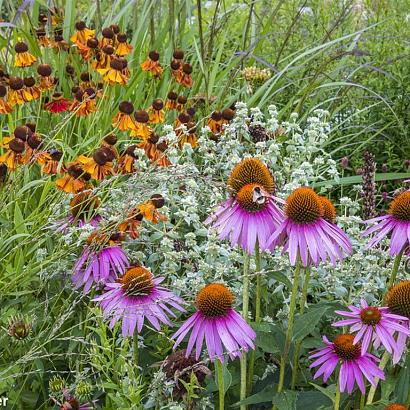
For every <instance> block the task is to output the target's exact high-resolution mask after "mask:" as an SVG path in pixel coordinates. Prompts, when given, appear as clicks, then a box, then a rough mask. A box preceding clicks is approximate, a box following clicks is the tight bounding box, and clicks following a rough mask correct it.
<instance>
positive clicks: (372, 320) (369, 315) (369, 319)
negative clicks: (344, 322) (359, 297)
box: [360, 307, 382, 326]
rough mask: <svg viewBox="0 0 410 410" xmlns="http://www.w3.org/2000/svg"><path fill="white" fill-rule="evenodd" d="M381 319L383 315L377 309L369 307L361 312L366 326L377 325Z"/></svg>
mask: <svg viewBox="0 0 410 410" xmlns="http://www.w3.org/2000/svg"><path fill="white" fill-rule="evenodd" d="M381 318H382V314H381V313H380V310H379V309H377V308H376V307H367V308H365V309H363V310H362V311H361V312H360V319H362V322H363V323H364V324H366V325H372V326H374V325H377V324H378V323H379V322H380V319H381Z"/></svg>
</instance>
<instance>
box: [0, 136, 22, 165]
mask: <svg viewBox="0 0 410 410" xmlns="http://www.w3.org/2000/svg"><path fill="white" fill-rule="evenodd" d="M4 145H5V146H6V147H7V151H6V152H5V153H4V154H3V155H1V156H0V164H5V165H6V166H7V168H8V169H9V170H11V171H14V170H15V169H16V168H17V165H20V164H23V163H24V160H23V153H24V149H25V143H24V141H22V140H21V139H19V138H13V139H10V140H9V141H8V142H6V143H5V144H4Z"/></svg>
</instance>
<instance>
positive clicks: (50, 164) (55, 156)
mask: <svg viewBox="0 0 410 410" xmlns="http://www.w3.org/2000/svg"><path fill="white" fill-rule="evenodd" d="M62 157H63V153H62V152H61V151H59V150H58V149H52V150H50V151H49V152H46V153H45V155H43V156H41V157H40V158H38V159H37V162H38V163H39V164H40V166H41V172H42V173H43V174H49V175H56V174H57V173H58V166H59V164H60V160H61V158H62ZM61 171H62V172H65V171H66V169H65V168H64V165H62V167H61Z"/></svg>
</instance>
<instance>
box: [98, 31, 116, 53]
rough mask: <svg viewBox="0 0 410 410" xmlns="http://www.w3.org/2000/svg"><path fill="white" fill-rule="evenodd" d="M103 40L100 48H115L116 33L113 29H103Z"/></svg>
mask: <svg viewBox="0 0 410 410" xmlns="http://www.w3.org/2000/svg"><path fill="white" fill-rule="evenodd" d="M101 34H102V38H101V40H100V48H103V47H104V46H108V45H110V46H114V43H115V33H114V31H113V29H112V28H111V27H105V28H103V30H102V32H101Z"/></svg>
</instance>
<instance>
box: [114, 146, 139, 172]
mask: <svg viewBox="0 0 410 410" xmlns="http://www.w3.org/2000/svg"><path fill="white" fill-rule="evenodd" d="M136 149H137V146H136V145H135V144H134V145H130V146H129V147H127V148H126V149H125V151H124V152H123V153H122V154H121V156H120V158H119V160H118V162H117V167H116V171H117V172H118V173H120V174H123V175H124V174H131V173H133V172H135V166H134V162H135V160H136V159H138V157H137V155H135V150H136Z"/></svg>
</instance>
